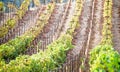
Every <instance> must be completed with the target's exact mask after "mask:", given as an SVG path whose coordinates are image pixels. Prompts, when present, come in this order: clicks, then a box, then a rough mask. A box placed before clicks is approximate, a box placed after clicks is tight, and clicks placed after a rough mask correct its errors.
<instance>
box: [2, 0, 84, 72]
mask: <svg viewBox="0 0 120 72" xmlns="http://www.w3.org/2000/svg"><path fill="white" fill-rule="evenodd" d="M82 4H83V3H82V0H77V5H76V10H75V15H74V16H73V18H72V20H71V22H70V28H69V29H68V30H67V32H66V33H65V34H61V35H60V37H59V38H58V39H57V40H55V41H54V42H53V43H51V44H50V45H48V47H47V48H48V49H47V50H45V51H44V52H43V51H40V52H39V53H37V54H33V55H32V56H28V55H23V56H19V57H17V58H16V60H12V61H11V62H10V63H9V64H5V63H2V65H3V66H2V67H1V69H0V72H30V71H32V72H48V71H49V70H54V69H55V68H56V67H59V66H61V65H62V64H63V63H64V62H65V60H66V52H67V51H68V50H69V49H71V48H73V45H72V38H73V35H72V34H73V32H74V30H75V28H76V27H77V26H78V24H79V22H78V20H79V16H80V14H81V8H82ZM76 13H77V14H76Z"/></svg>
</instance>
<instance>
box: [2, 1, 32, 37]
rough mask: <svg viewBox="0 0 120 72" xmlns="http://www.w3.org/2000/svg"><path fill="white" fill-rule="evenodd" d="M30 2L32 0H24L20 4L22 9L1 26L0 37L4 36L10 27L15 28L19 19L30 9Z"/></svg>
mask: <svg viewBox="0 0 120 72" xmlns="http://www.w3.org/2000/svg"><path fill="white" fill-rule="evenodd" d="M29 4H30V0H24V1H23V3H22V4H21V6H20V9H19V10H18V11H17V13H16V15H15V16H14V17H13V18H11V19H8V20H7V21H6V23H5V24H4V25H3V26H2V27H0V33H1V34H0V38H2V37H4V36H5V35H6V34H7V33H8V32H9V30H10V29H13V28H14V27H15V25H16V24H17V22H18V20H19V19H22V17H23V16H24V14H25V13H26V11H27V10H28V6H29Z"/></svg>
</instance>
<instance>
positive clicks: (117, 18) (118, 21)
mask: <svg viewBox="0 0 120 72" xmlns="http://www.w3.org/2000/svg"><path fill="white" fill-rule="evenodd" d="M112 11H113V12H112V24H113V27H112V33H113V45H114V48H115V50H116V51H118V52H119V53H120V1H119V0H114V1H113V10H112Z"/></svg>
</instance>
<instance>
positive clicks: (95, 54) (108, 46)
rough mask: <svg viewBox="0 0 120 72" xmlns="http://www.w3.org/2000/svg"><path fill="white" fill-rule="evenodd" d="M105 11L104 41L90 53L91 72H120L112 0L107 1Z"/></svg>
mask: <svg viewBox="0 0 120 72" xmlns="http://www.w3.org/2000/svg"><path fill="white" fill-rule="evenodd" d="M103 10H104V11H103V17H104V23H103V29H102V41H101V43H100V44H99V45H98V46H96V47H95V48H94V49H92V50H91V52H90V61H89V64H90V71H91V72H119V71H120V54H119V53H118V52H117V51H115V50H114V48H113V43H112V32H111V28H112V0H105V2H104V8H103Z"/></svg>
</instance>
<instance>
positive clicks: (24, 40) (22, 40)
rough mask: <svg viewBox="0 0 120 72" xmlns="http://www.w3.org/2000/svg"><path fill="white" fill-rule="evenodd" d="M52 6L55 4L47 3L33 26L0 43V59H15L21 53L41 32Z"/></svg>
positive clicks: (52, 8)
mask: <svg viewBox="0 0 120 72" xmlns="http://www.w3.org/2000/svg"><path fill="white" fill-rule="evenodd" d="M54 6H55V4H52V3H51V4H49V5H48V6H47V9H46V10H45V12H44V13H42V14H41V15H40V17H39V19H38V21H37V23H36V24H35V26H34V27H33V28H31V29H30V30H28V31H26V32H25V34H23V35H22V36H20V37H17V38H15V39H13V40H10V41H9V42H7V43H5V44H2V45H0V60H8V59H9V60H11V59H15V58H16V57H17V56H18V55H19V54H21V53H23V52H24V51H25V50H26V47H28V46H30V43H31V42H32V41H33V40H34V38H35V37H36V36H38V35H39V34H40V33H41V31H42V29H43V27H44V26H45V25H46V24H47V22H48V19H49V18H50V16H51V13H52V12H53V10H54ZM46 12H47V13H46Z"/></svg>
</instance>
